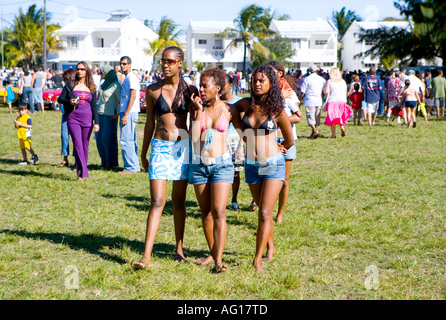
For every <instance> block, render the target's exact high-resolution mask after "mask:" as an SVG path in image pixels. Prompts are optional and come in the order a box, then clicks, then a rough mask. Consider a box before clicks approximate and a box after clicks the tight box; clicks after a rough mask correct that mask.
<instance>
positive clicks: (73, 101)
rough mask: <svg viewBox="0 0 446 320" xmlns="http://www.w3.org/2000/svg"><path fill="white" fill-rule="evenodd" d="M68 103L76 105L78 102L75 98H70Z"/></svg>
mask: <svg viewBox="0 0 446 320" xmlns="http://www.w3.org/2000/svg"><path fill="white" fill-rule="evenodd" d="M70 103H71V104H72V105H73V106H76V105H77V104H78V103H79V101H78V100H77V99H70Z"/></svg>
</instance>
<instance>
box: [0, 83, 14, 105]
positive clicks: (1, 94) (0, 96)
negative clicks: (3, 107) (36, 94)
mask: <svg viewBox="0 0 446 320" xmlns="http://www.w3.org/2000/svg"><path fill="white" fill-rule="evenodd" d="M11 85H12V89H13V90H14V93H15V98H14V101H13V102H12V103H13V104H15V103H16V102H17V99H18V97H19V81H18V80H15V81H12V83H11ZM5 95H6V87H2V88H0V103H3V100H4V99H5Z"/></svg>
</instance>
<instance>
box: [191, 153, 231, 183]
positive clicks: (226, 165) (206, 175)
mask: <svg viewBox="0 0 446 320" xmlns="http://www.w3.org/2000/svg"><path fill="white" fill-rule="evenodd" d="M202 160H203V161H202ZM215 182H226V183H231V184H232V183H233V182H234V164H233V163H232V157H231V155H230V154H229V152H228V153H226V154H224V155H222V156H220V157H216V158H201V157H199V156H196V155H193V157H192V163H191V165H190V167H189V183H190V184H205V183H215Z"/></svg>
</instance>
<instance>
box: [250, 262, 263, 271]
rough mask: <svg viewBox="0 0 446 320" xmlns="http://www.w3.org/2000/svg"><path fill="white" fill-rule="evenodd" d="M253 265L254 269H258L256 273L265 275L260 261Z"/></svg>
mask: <svg viewBox="0 0 446 320" xmlns="http://www.w3.org/2000/svg"><path fill="white" fill-rule="evenodd" d="M252 265H253V267H254V268H255V269H256V271H257V272H258V273H260V274H263V273H265V271H263V268H262V263H261V262H260V261H259V262H255V261H254V263H253V264H252Z"/></svg>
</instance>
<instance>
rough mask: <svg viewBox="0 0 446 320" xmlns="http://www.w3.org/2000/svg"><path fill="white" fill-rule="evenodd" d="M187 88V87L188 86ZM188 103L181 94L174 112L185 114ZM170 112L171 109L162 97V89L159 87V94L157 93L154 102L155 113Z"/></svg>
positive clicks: (187, 109)
mask: <svg viewBox="0 0 446 320" xmlns="http://www.w3.org/2000/svg"><path fill="white" fill-rule="evenodd" d="M188 89H189V87H188ZM189 104H190V102H189V103H187V101H186V97H185V96H184V95H183V100H181V103H180V104H179V105H178V106H177V107H176V108H175V111H174V113H176V114H187V113H188V112H189ZM170 112H172V109H171V108H170V106H169V105H168V104H167V102H166V100H165V99H164V97H163V89H162V88H161V94H160V95H159V97H158V99H156V102H155V114H156V115H160V116H161V115H163V114H166V113H170Z"/></svg>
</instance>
